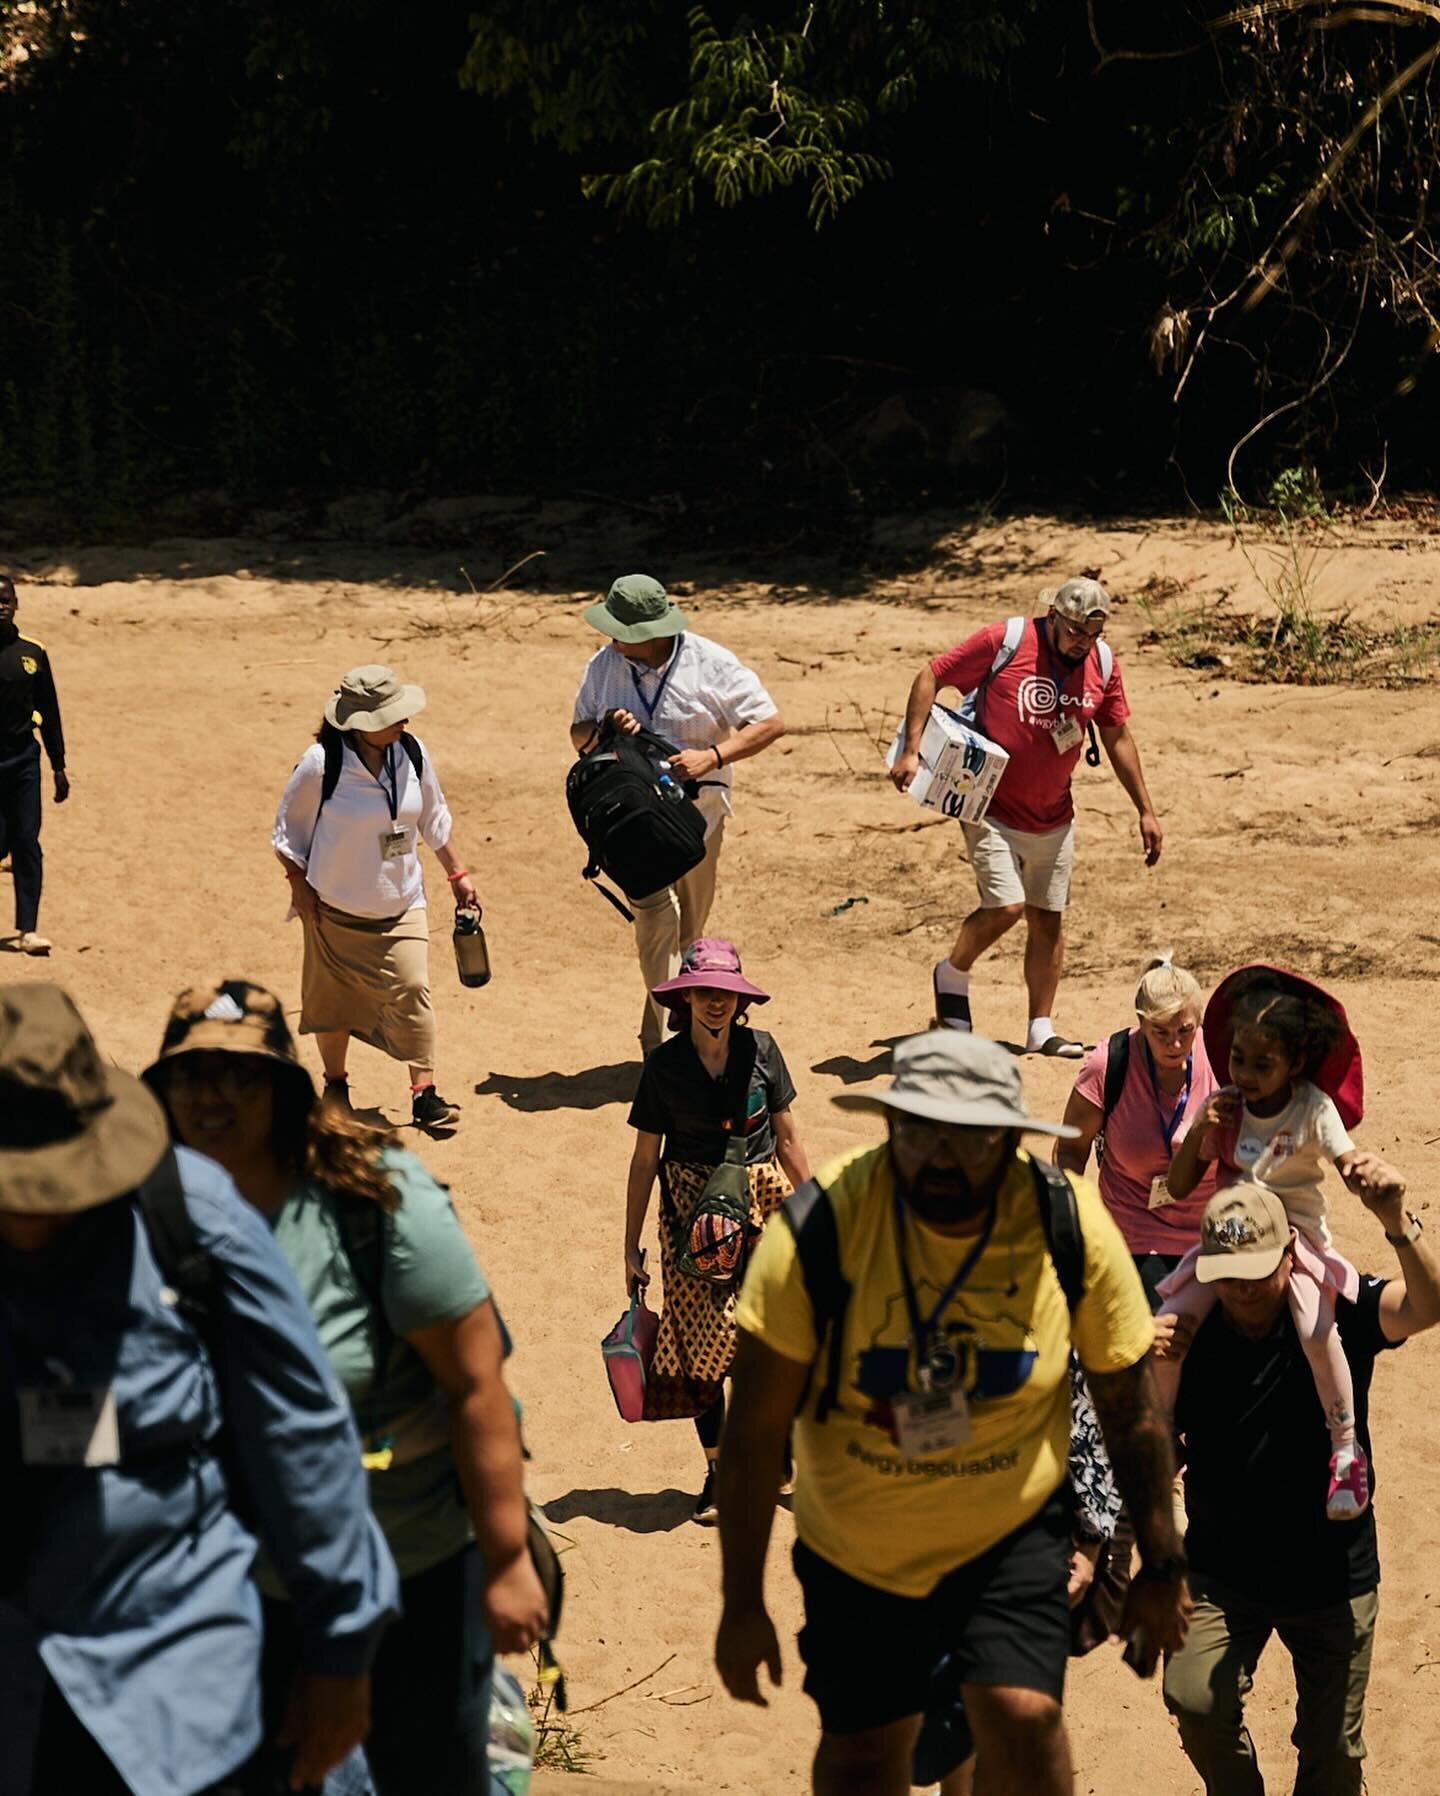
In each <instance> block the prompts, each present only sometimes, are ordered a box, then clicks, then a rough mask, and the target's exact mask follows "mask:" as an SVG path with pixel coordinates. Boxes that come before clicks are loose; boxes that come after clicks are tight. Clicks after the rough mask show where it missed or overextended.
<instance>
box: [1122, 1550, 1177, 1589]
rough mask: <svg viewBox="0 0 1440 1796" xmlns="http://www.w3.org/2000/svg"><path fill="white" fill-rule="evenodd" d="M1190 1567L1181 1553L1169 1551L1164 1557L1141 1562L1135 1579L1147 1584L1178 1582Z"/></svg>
mask: <svg viewBox="0 0 1440 1796" xmlns="http://www.w3.org/2000/svg"><path fill="white" fill-rule="evenodd" d="M1189 1569H1190V1561H1189V1560H1188V1559H1187V1558H1186V1557H1185V1555H1184V1554H1183V1553H1171V1554H1170V1555H1169V1557H1168V1558H1165V1559H1152V1560H1151V1561H1150V1562H1149V1563H1148V1564H1142V1565H1141V1567H1140V1569H1139V1571H1137V1572H1136V1574H1135V1581H1136V1582H1137V1583H1139V1582H1140V1581H1141V1580H1142V1579H1143V1580H1144V1582H1145V1583H1147V1584H1178V1583H1179V1582H1180V1580H1181V1579H1182V1578H1183V1577H1184V1576H1185V1574H1186V1572H1188V1571H1189Z"/></svg>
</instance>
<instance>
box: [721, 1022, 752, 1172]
mask: <svg viewBox="0 0 1440 1796" xmlns="http://www.w3.org/2000/svg"><path fill="white" fill-rule="evenodd" d="M743 1035H744V1039H743V1040H742V1042H741V1044H740V1052H739V1053H738V1054H732V1055H731V1056H730V1059H729V1062H728V1063H727V1065H726V1068H725V1111H726V1115H725V1127H726V1129H727V1130H728V1132H729V1139H728V1140H727V1142H726V1144H725V1158H726V1159H727V1160H729V1161H732V1162H733V1163H734V1164H735V1165H737V1166H743V1165H744V1164H745V1141H746V1130H745V1124H746V1122H747V1121H748V1117H747V1115H746V1112H747V1110H748V1108H749V1104H750V1087H751V1085H752V1083H753V1082H754V1079H755V1062H756V1060H757V1059H758V1058H759V1056H760V1047H759V1044H758V1043H757V1041H756V1040H755V1031H754V1030H753V1029H746V1030H744V1031H743ZM732 1039H733V1037H732Z"/></svg>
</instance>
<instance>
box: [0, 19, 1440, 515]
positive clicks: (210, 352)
mask: <svg viewBox="0 0 1440 1796" xmlns="http://www.w3.org/2000/svg"><path fill="white" fill-rule="evenodd" d="M1391 20H1394V21H1396V22H1395V23H1391V22H1390V21H1391ZM1321 27H1324V28H1323V29H1322V28H1321ZM1437 52H1440V11H1437V9H1436V8H1434V7H1431V6H1428V5H1424V4H1420V0H1410V3H1409V4H1406V5H1404V6H1401V5H1399V4H1397V3H1396V0H1373V3H1372V4H1368V5H1366V6H1365V7H1363V8H1347V7H1343V6H1335V5H1319V4H1316V5H1304V4H1287V3H1282V4H1279V5H1275V6H1271V7H1263V6H1262V7H1257V8H1253V9H1249V10H1247V11H1246V12H1244V13H1242V14H1233V15H1224V14H1221V13H1218V12H1216V11H1213V10H1208V9H1206V8H1205V7H1203V6H1199V5H1194V4H1187V3H1177V0H1160V3H1159V4H1156V3H1154V0H1150V3H1148V4H1146V5H1143V6H1142V5H1140V4H1138V3H1137V0H1060V3H1058V4H1053V5H1049V6H1039V5H1036V4H1034V3H1033V0H1010V3H1007V4H999V3H997V0H895V3H891V0H815V3H814V4H808V3H781V0H774V3H771V4H766V5H756V6H750V7H737V6H721V5H718V4H715V5H710V6H707V7H696V8H693V9H690V10H688V11H687V10H686V9H684V8H683V7H680V6H676V5H672V4H666V3H664V0H614V3H613V4H605V5H601V4H598V3H596V0H586V3H578V0H577V4H575V5H572V6H568V7H556V6H553V5H550V4H544V3H542V0H490V3H489V4H485V3H482V0H465V3H464V4H457V3H456V0H429V4H427V5H425V6H420V7H410V8H401V9H397V8H394V7H393V6H382V5H380V4H378V3H377V0H344V3H343V4H342V0H311V3H310V4H309V5H307V6H305V7H294V6H281V5H278V4H275V0H0V146H3V147H0V229H3V241H0V248H3V254H0V333H3V336H0V342H3V347H4V356H3V363H0V499H4V498H6V497H7V496H8V498H9V499H10V501H11V502H12V504H13V502H14V500H15V499H16V498H17V496H23V495H34V494H41V495H44V496H46V497H47V498H49V499H51V500H52V501H55V502H56V503H58V504H60V505H62V506H63V508H64V514H65V516H66V517H67V518H69V519H73V520H75V521H79V520H82V519H83V520H84V521H86V522H87V523H88V524H90V525H91V526H92V527H93V526H95V525H102V526H103V525H104V524H105V523H106V522H107V521H116V520H121V519H125V518H128V517H131V516H132V515H134V514H135V513H136V512H137V510H143V508H144V507H146V506H148V505H151V504H153V503H154V502H155V501H156V500H157V499H158V498H160V497H161V496H163V495H165V494H167V493H171V492H175V491H189V490H194V489H197V488H220V489H223V490H224V492H225V493H226V494H228V495H232V496H234V497H236V498H243V499H247V500H248V499H259V498H264V497H267V496H270V495H276V494H283V493H288V492H293V491H300V492H306V493H315V492H319V493H333V492H339V491H344V490H350V489H354V488H364V487H381V488H385V489H389V490H393V491H399V492H407V493H412V492H413V493H443V492H450V491H494V490H517V489H523V490H537V491H543V492H567V491H573V490H577V489H580V490H583V489H594V488H603V489H604V490H605V491H607V492H611V493H615V494H618V495H620V496H622V497H628V498H631V499H635V500H639V501H641V502H644V503H647V504H655V505H659V506H662V507H669V508H671V509H673V510H676V511H678V510H680V509H681V508H682V507H683V508H688V509H689V511H691V512H695V511H697V510H698V511H701V512H703V511H705V510H707V509H708V508H709V507H712V506H718V505H724V504H733V505H742V506H745V507H746V508H747V509H748V510H749V511H751V512H752V513H753V512H756V511H760V510H764V509H767V508H768V509H775V510H779V509H783V508H785V507H794V506H800V507H805V508H815V507H829V508H834V507H853V506H856V505H864V504H867V503H870V502H876V503H879V502H884V503H887V504H894V503H896V502H897V501H901V502H914V503H923V502H924V501H926V500H927V499H945V500H947V501H953V500H954V499H955V498H956V497H961V496H966V495H970V496H981V495H990V494H994V493H996V492H997V491H1001V490H1004V491H1006V492H1008V493H1009V494H1011V495H1019V494H1024V495H1025V496H1027V497H1043V498H1044V499H1046V500H1048V501H1049V502H1051V503H1056V502H1059V503H1070V504H1074V505H1076V506H1078V507H1082V508H1085V509H1088V510H1106V509H1119V508H1128V507H1133V506H1137V505H1147V504H1157V505H1167V506H1173V505H1174V504H1175V503H1176V502H1177V501H1183V500H1185V499H1186V498H1193V499H1194V500H1195V501H1196V502H1198V503H1201V504H1205V505H1209V504H1213V503H1214V502H1215V498H1216V495H1217V493H1219V492H1221V491H1233V493H1234V494H1235V495H1236V496H1237V497H1241V496H1243V497H1244V498H1248V499H1250V500H1252V501H1254V500H1255V499H1257V498H1260V497H1263V496H1264V495H1265V494H1267V493H1268V492H1269V490H1270V487H1271V486H1272V484H1273V482H1274V480H1275V479H1276V478H1277V477H1278V476H1279V475H1280V474H1281V473H1282V472H1283V471H1284V470H1285V469H1293V468H1305V469H1308V470H1310V474H1309V475H1307V478H1310V479H1312V480H1313V482H1314V486H1315V490H1316V492H1317V493H1322V494H1323V493H1326V492H1330V493H1334V492H1337V491H1338V492H1343V491H1345V490H1346V489H1354V490H1356V491H1358V492H1360V493H1362V494H1363V493H1364V492H1365V491H1367V490H1368V488H1367V484H1366V483H1367V480H1368V481H1369V482H1370V483H1373V482H1374V481H1375V480H1377V479H1379V480H1380V481H1382V482H1385V481H1388V483H1389V485H1390V487H1391V489H1392V490H1393V489H1403V488H1405V487H1413V486H1419V485H1428V484H1431V483H1433V481H1434V479H1435V475H1436V459H1437V449H1436V440H1435V435H1434V432H1433V431H1432V430H1429V429H1428V428H1427V427H1426V420H1427V417H1428V414H1429V412H1430V410H1431V409H1432V408H1433V405H1434V400H1435V379H1436V377H1435V373H1434V370H1433V368H1432V365H1431V362H1432V356H1431V351H1432V350H1433V349H1434V347H1435V341H1436V337H1437V334H1440V332H1437V326H1436V324H1435V319H1436V317H1437V316H1440V299H1437V290H1440V281H1437V277H1436V275H1435V273H1434V272H1433V271H1435V270H1440V246H1437V245H1436V244H1435V242H1434V241H1433V239H1432V236H1431V227H1430V221H1429V213H1428V204H1429V198H1428V196H1429V182H1430V178H1431V174H1432V171H1433V167H1434V165H1435V160H1436V150H1437V126H1436V119H1435V116H1434V112H1433V99H1434V66H1433V65H1434V59H1435V56H1436V54H1437Z"/></svg>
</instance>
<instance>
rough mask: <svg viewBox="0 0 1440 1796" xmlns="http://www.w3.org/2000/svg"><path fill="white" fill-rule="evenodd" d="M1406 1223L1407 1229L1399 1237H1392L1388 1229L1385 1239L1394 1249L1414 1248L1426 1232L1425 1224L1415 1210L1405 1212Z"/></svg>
mask: <svg viewBox="0 0 1440 1796" xmlns="http://www.w3.org/2000/svg"><path fill="white" fill-rule="evenodd" d="M1405 1221H1406V1224H1407V1227H1406V1228H1405V1229H1403V1230H1402V1231H1401V1233H1400V1234H1398V1235H1392V1234H1391V1233H1390V1231H1389V1229H1386V1231H1385V1239H1386V1240H1387V1241H1388V1242H1389V1243H1390V1245H1391V1246H1392V1247H1413V1246H1414V1244H1415V1243H1416V1242H1417V1241H1418V1240H1419V1239H1420V1237H1421V1235H1422V1234H1423V1233H1424V1232H1425V1224H1424V1223H1423V1222H1421V1220H1420V1218H1419V1217H1418V1216H1417V1215H1416V1214H1415V1212H1414V1211H1413V1210H1407V1211H1406V1212H1405Z"/></svg>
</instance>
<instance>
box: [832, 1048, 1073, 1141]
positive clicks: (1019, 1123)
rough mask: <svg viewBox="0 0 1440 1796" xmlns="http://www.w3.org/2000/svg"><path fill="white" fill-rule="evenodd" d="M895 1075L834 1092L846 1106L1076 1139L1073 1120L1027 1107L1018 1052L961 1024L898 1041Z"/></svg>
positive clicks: (967, 1126)
mask: <svg viewBox="0 0 1440 1796" xmlns="http://www.w3.org/2000/svg"><path fill="white" fill-rule="evenodd" d="M892 1064H893V1066H894V1070H895V1078H894V1081H893V1082H892V1084H891V1086H890V1089H889V1090H888V1091H877V1092H863V1091H845V1092H841V1094H840V1095H839V1096H838V1097H834V1098H831V1100H830V1102H831V1103H832V1104H837V1105H838V1106H839V1107H840V1109H842V1110H900V1111H903V1112H904V1113H905V1115H907V1116H923V1117H925V1118H926V1119H927V1120H928V1121H930V1122H940V1123H954V1124H956V1125H957V1126H958V1127H960V1128H962V1129H997V1128H998V1129H1023V1130H1025V1132H1026V1133H1027V1134H1032V1135H1056V1136H1058V1137H1059V1138H1060V1139H1061V1140H1062V1141H1073V1140H1074V1139H1075V1137H1076V1136H1077V1135H1078V1134H1079V1133H1080V1131H1079V1130H1078V1129H1072V1128H1071V1127H1070V1125H1069V1124H1068V1123H1055V1122H1040V1121H1038V1120H1037V1119H1036V1118H1035V1117H1033V1116H1031V1114H1030V1112H1029V1111H1028V1110H1027V1109H1026V1108H1025V1094H1024V1092H1023V1091H1022V1090H1021V1086H1020V1069H1019V1067H1018V1066H1017V1065H1016V1063H1015V1056H1014V1055H1013V1054H1009V1053H1007V1052H1006V1050H1005V1049H1004V1048H1002V1047H1001V1046H1000V1044H999V1042H995V1041H986V1040H985V1038H984V1037H983V1036H980V1035H969V1034H966V1033H965V1032H963V1031H962V1030H959V1029H932V1030H930V1032H929V1033H928V1034H926V1035H911V1036H908V1037H907V1038H906V1039H905V1040H904V1041H900V1042H896V1044H895V1053H894V1057H893V1061H892Z"/></svg>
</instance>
